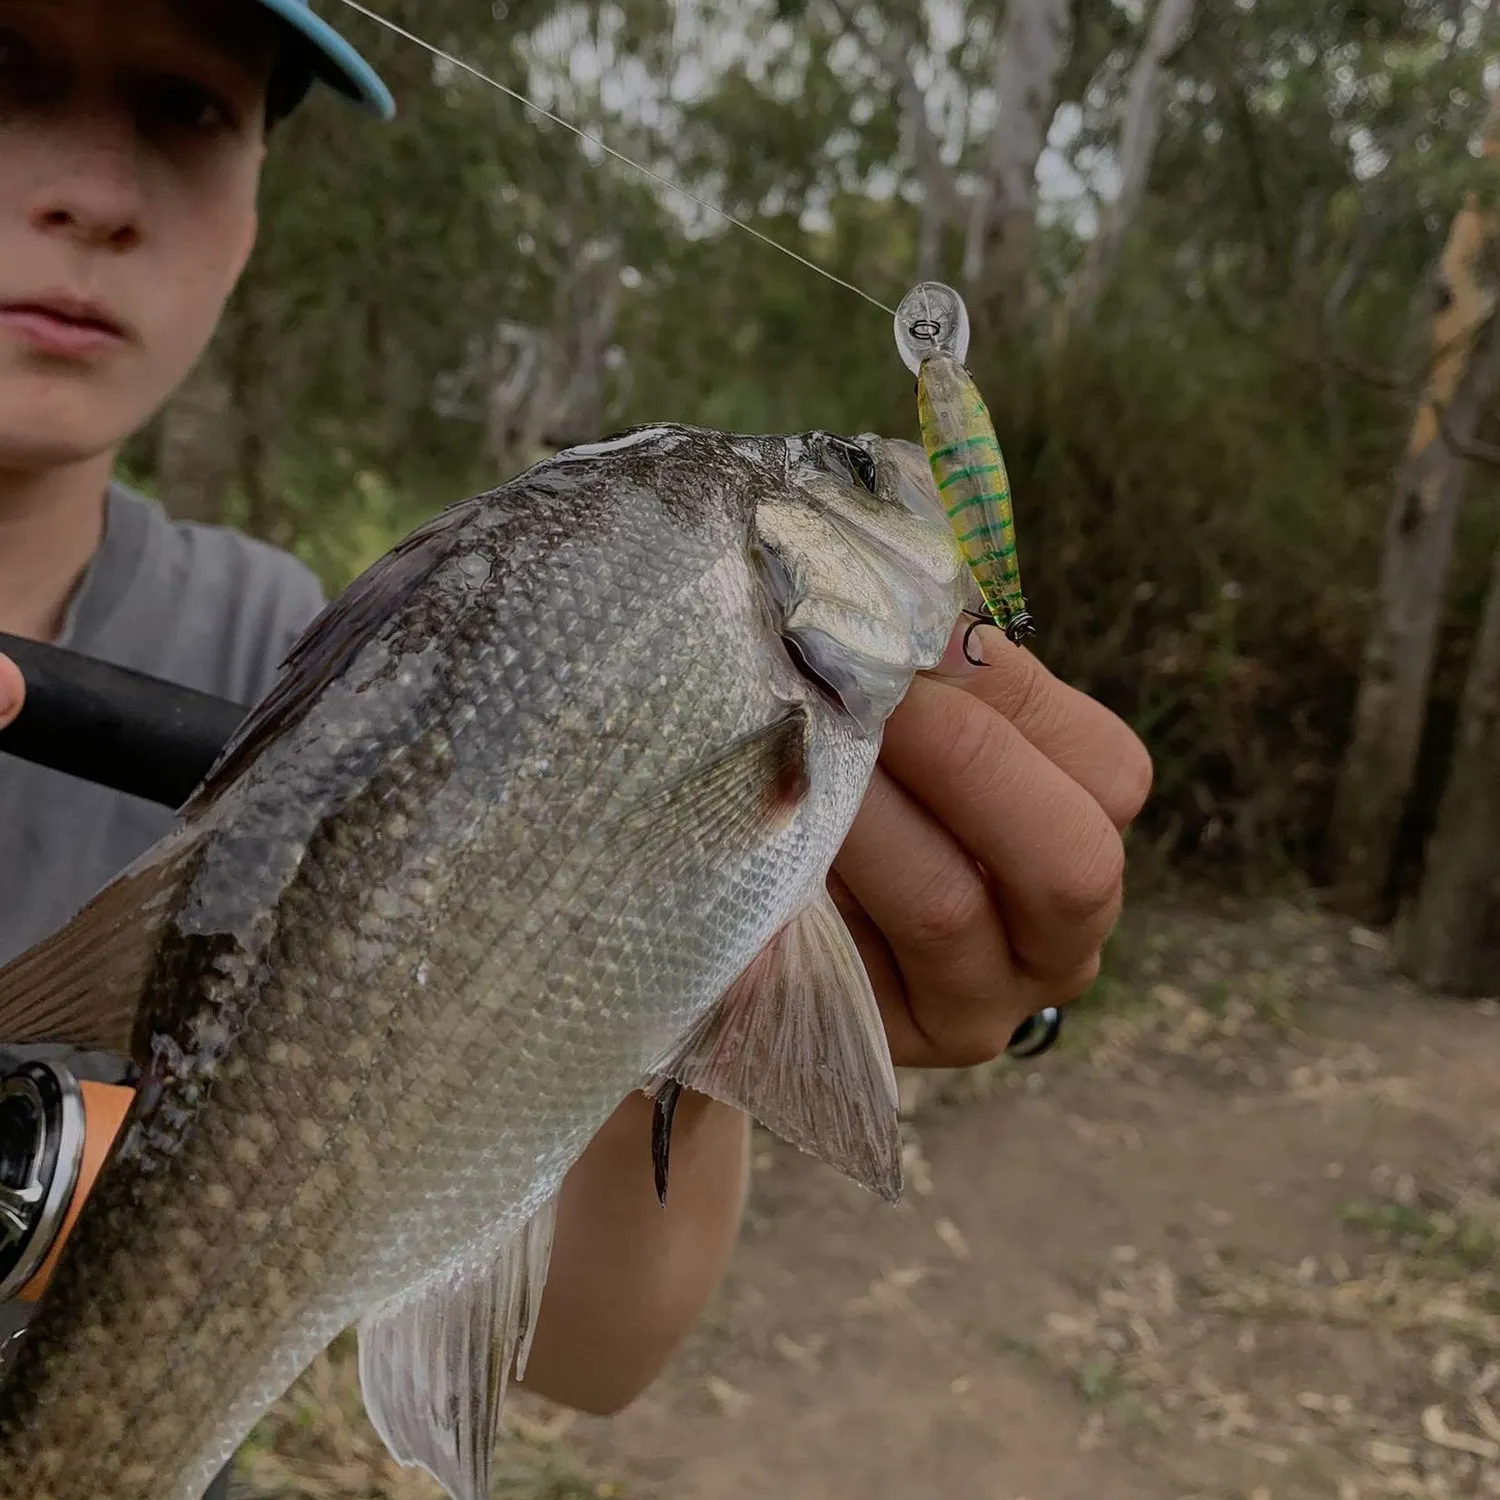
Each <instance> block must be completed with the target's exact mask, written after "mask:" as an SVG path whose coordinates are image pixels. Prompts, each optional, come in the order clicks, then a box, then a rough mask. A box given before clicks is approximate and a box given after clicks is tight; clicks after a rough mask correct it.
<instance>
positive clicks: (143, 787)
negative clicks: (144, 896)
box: [0, 631, 249, 808]
mask: <svg viewBox="0 0 1500 1500" xmlns="http://www.w3.org/2000/svg"><path fill="white" fill-rule="evenodd" d="M0 654H4V655H6V656H8V657H10V658H11V660H12V661H14V662H15V664H16V665H17V666H18V667H19V668H20V669H21V675H22V676H23V677H24V678H25V679H26V703H25V706H24V707H23V708H22V709H21V712H20V714H19V715H18V716H17V717H16V719H15V721H14V723H12V724H11V725H10V727H9V728H8V729H4V730H0V752H4V753H5V754H7V755H14V756H16V757H18V758H19V759H21V760H27V761H31V762H32V763H33V764H34V765H39V766H47V767H49V768H50V769H52V770H54V771H62V772H65V773H66V774H67V775H69V776H77V777H80V778H82V779H83V780H84V781H92V782H95V783H96V784H97V785H99V786H106V787H110V788H111V789H112V790H114V791H117V792H128V793H130V794H131V795H132V796H135V797H144V798H145V799H146V800H147V801H149V802H159V803H161V804H163V805H164V806H166V807H174V808H175V807H180V806H181V805H182V804H183V803H184V802H186V801H187V799H188V797H189V795H190V794H191V793H192V791H193V788H194V787H196V786H197V785H198V783H199V782H200V781H202V779H203V777H204V776H205V775H206V774H207V772H208V768H209V767H210V766H211V765H212V764H213V763H214V761H215V760H217V759H218V756H219V752H220V751H221V750H222V749H223V748H224V745H225V743H226V741H227V740H228V739H229V737H230V735H232V734H233V733H234V731H235V730H236V729H237V728H238V727H239V725H240V722H241V720H243V719H244V717H245V715H246V714H247V713H248V712H249V709H248V708H247V707H246V706H245V705H243V704H239V703H231V702H229V701H228V700H227V699H224V698H216V697H214V696H212V695H211V694H209V693H200V692H197V691H196V690H194V689H193V688H185V687H179V686H178V685H177V684H176V683H172V682H164V681H162V679H161V678H159V677H150V676H147V675H146V673H144V672H136V671H132V670H131V669H130V668H128V667H117V666H115V665H113V664H112V663H110V662H104V661H99V660H97V659H96V658H94V657H91V656H84V655H82V654H81V653H80V652H77V651H69V650H66V649H64V648H63V647H61V646H48V645H43V644H42V643H41V642H38V641H28V640H23V639H22V638H21V637H20V636H14V635H7V634H5V633H4V632H3V631H0Z"/></svg>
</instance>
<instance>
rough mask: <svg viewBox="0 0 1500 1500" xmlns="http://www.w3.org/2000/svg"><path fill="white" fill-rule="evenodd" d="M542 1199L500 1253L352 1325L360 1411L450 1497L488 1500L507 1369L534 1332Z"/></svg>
mask: <svg viewBox="0 0 1500 1500" xmlns="http://www.w3.org/2000/svg"><path fill="white" fill-rule="evenodd" d="M556 1215H557V1202H556V1199H555V1198H554V1199H549V1200H548V1201H547V1202H546V1203H545V1204H543V1206H542V1207H541V1208H540V1209H538V1210H537V1212H536V1213H535V1214H534V1215H533V1216H532V1217H531V1219H530V1220H528V1221H527V1223H526V1225H525V1226H524V1227H523V1228H522V1229H521V1230H520V1231H519V1232H518V1233H517V1234H516V1236H515V1237H514V1238H513V1239H512V1240H511V1241H510V1243H509V1244H508V1245H507V1246H506V1247H505V1249H504V1250H503V1251H502V1252H501V1253H500V1255H499V1257H498V1258H497V1259H495V1260H493V1261H491V1262H489V1263H487V1264H483V1265H470V1266H463V1267H460V1268H458V1269H455V1270H452V1271H449V1272H446V1273H445V1274H443V1275H442V1276H440V1277H438V1278H437V1279H436V1280H434V1281H429V1282H426V1283H424V1284H423V1285H421V1286H420V1287H418V1288H416V1289H414V1290H413V1291H412V1292H411V1293H410V1294H409V1295H408V1296H406V1297H403V1298H399V1299H397V1300H396V1301H394V1302H390V1303H387V1304H386V1306H384V1307H382V1308H380V1309H379V1310H378V1311H376V1312H373V1313H370V1314H368V1315H367V1316H366V1317H364V1318H363V1319H361V1320H360V1324H359V1383H360V1389H361V1390H362V1392H363V1393H364V1399H365V1410H366V1411H367V1412H368V1414H369V1417H370V1421H371V1422H372V1423H373V1424H374V1427H375V1430H376V1431H377V1432H378V1433H379V1434H380V1437H381V1440H382V1441H383V1442H384V1443H385V1445H386V1447H387V1448H388V1449H390V1452H391V1456H392V1457H393V1458H395V1459H396V1460H397V1462H398V1463H401V1464H404V1465H406V1466H408V1467H418V1468H422V1469H425V1470H426V1471H427V1473H429V1474H430V1475H431V1476H432V1477H433V1478H434V1479H435V1480H437V1482H438V1483H439V1484H440V1485H442V1487H443V1488H444V1489H445V1490H446V1491H447V1492H448V1494H449V1496H451V1497H452V1500H486V1497H487V1496H488V1495H489V1492H490V1467H491V1461H492V1459H493V1456H494V1449H495V1440H496V1438H497V1436H498V1435H499V1431H500V1422H501V1418H502V1415H503V1413H504V1409H505V1393H506V1390H507V1388H508V1386H509V1384H510V1375H511V1370H512V1368H514V1370H515V1374H516V1378H517V1379H518V1380H519V1379H520V1378H521V1377H522V1376H523V1375H524V1374H525V1373H526V1360H527V1357H528V1355H529V1354H530V1352H531V1340H532V1337H533V1335H534V1334H535V1332H536V1318H537V1310H538V1308H539V1307H540V1305H541V1300H542V1288H543V1286H544V1285H545V1284H546V1280H547V1263H548V1261H549V1259H550V1257H551V1254H552V1231H553V1226H554V1223H555V1221H556Z"/></svg>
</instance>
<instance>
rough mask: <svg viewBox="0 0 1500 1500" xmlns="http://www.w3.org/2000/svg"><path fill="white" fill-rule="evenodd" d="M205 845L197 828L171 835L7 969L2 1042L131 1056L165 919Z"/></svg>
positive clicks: (1, 983)
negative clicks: (62, 1045)
mask: <svg viewBox="0 0 1500 1500" xmlns="http://www.w3.org/2000/svg"><path fill="white" fill-rule="evenodd" d="M200 846H201V836H200V833H199V831H198V830H196V829H192V828H179V829H177V830H175V831H174V832H172V833H170V834H168V835H167V837H166V838H164V839H163V840H161V842H160V843H158V844H155V845H153V847H152V848H150V849H148V850H147V851H146V853H145V854H143V855H142V856H141V857H140V858H139V859H138V860H136V862H135V863H134V864H133V865H131V866H130V867H129V868H128V869H126V870H125V871H124V872H123V873H122V874H120V875H117V876H116V877H115V878H114V879H113V880H112V881H111V882H110V883H109V884H108V885H107V886H105V887H104V889H103V890H102V891H100V892H99V894H98V895H96V896H95V897H94V899H93V900H92V901H90V902H89V904H88V905H87V906H85V907H84V908H83V910H82V911H80V912H79V913H78V915H77V916H75V917H74V918H73V920H72V921H71V922H69V923H68V924H67V926H65V927H63V928H61V929H60V930H59V931H57V932H56V933H54V934H53V935H52V936H51V937H49V938H47V939H45V940H44V941H42V942H41V943H38V944H37V946H36V947H34V948H32V949H30V950H28V951H27V952H25V953H23V954H21V956H20V957H19V958H16V959H14V960H12V961H11V963H9V964H8V965H6V967H5V968H4V969H0V1043H4V1044H7V1045H14V1046H25V1045H28V1044H33V1043H43V1042H61V1043H66V1044H68V1045H70V1046H74V1047H80V1048H83V1049H85V1050H97V1051H102V1052H114V1053H118V1054H120V1055H121V1056H129V1055H130V1051H131V1033H132V1032H133V1031H134V1029H135V1018H136V1012H137V1010H138V1009H139V1008H140V1001H141V996H142V993H143V991H144V990H145V987H146V981H147V979H148V978H149V976H150V972H151V964H152V960H153V957H154V955H155V952H156V946H157V939H158V937H159V935H160V933H161V928H162V924H163V923H164V922H165V921H166V920H167V918H168V917H169V916H170V915H171V912H172V908H173V904H174V897H175V896H176V894H177V892H178V890H179V888H180V886H181V885H182V883H183V881H184V880H185V879H187V877H188V875H189V874H190V872H191V870H192V868H193V867H194V865H195V856H196V855H197V853H198V850H199V848H200Z"/></svg>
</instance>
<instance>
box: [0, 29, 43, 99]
mask: <svg viewBox="0 0 1500 1500" xmlns="http://www.w3.org/2000/svg"><path fill="white" fill-rule="evenodd" d="M41 74H42V64H41V58H40V57H39V56H38V55H37V50H36V48H35V47H33V46H32V45H31V43H30V42H28V41H27V40H26V38H25V37H24V36H22V35H21V34H20V32H18V31H12V30H11V29H10V28H9V27H8V26H0V90H3V91H4V95H5V97H7V98H10V97H14V96H16V95H18V94H22V93H27V92H31V91H33V90H35V89H36V88H37V87H38V86H39V84H40V80H41Z"/></svg>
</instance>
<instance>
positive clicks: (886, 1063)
mask: <svg viewBox="0 0 1500 1500" xmlns="http://www.w3.org/2000/svg"><path fill="white" fill-rule="evenodd" d="M674 1081H675V1082H677V1083H680V1084H682V1085H683V1086H684V1087H686V1088H690V1089H696V1090H697V1091H698V1092H699V1093H703V1094H708V1095H709V1096H710V1097H712V1098H714V1099H718V1100H720V1101H721V1102H723V1103H725V1104H730V1105H733V1106H734V1107H735V1108H736V1109H742V1110H744V1111H745V1112H746V1113H747V1114H749V1115H753V1116H754V1117H755V1118H756V1119H757V1120H759V1121H760V1123H761V1124H762V1125H764V1126H765V1127H766V1128H767V1129H768V1130H770V1131H773V1132H774V1133H775V1134H776V1135H779V1136H780V1137H781V1138H782V1139H783V1140H785V1141H789V1142H790V1143H791V1144H792V1145H794V1146H797V1147H799V1148H801V1149H802V1150H803V1151H806V1152H807V1153H808V1154H809V1155H810V1156H815V1157H817V1158H818V1160H819V1161H822V1162H826V1163H827V1164H828V1165H829V1166H830V1167H833V1168H835V1169H836V1170H837V1171H839V1172H842V1173H843V1174H844V1175H845V1176H846V1177H850V1178H852V1179H853V1180H854V1181H855V1182H858V1183H860V1184H861V1185H862V1186H864V1187H867V1188H869V1189H870V1190H871V1191H872V1192H874V1193H878V1194H879V1195H880V1196H881V1197H882V1198H884V1199H885V1200H886V1201H887V1202H890V1203H894V1202H895V1201H896V1200H897V1199H898V1198H899V1197H900V1196H901V1138H900V1133H899V1128H898V1125H897V1118H896V1113H897V1094H896V1073H895V1069H894V1068H893V1067H892V1066H891V1053H890V1048H889V1046H888V1044H887V1042H886V1039H885V1028H884V1026H883V1025H882V1023H881V1019H880V1008H879V1006H878V1005H877V1003H876V1000H875V994H874V991H873V990H872V989H871V988H870V980H869V976H868V975H867V974H866V973H865V966H864V963H863V961H862V960H861V959H860V956H859V951H858V949H856V948H855V946H854V939H853V938H851V937H850V936H849V929H848V928H847V927H845V926H844V919H843V918H842V917H841V916H840V915H839V913H838V908H837V907H836V906H834V904H833V901H832V899H831V898H830V897H829V896H828V894H827V893H826V892H824V893H822V894H821V895H820V896H819V897H818V898H817V900H815V901H814V902H813V903H812V905H810V906H808V907H807V908H806V909H805V910H804V911H803V912H802V914H801V915H800V916H799V917H798V918H797V919H796V920H795V921H793V922H792V923H790V924H789V925H788V926H787V927H785V928H783V929H782V931H781V932H780V934H779V935H778V936H777V937H776V938H775V939H774V940H773V941H772V942H771V943H770V944H769V945H768V946H767V947H766V949H765V950H764V951H763V952H762V953H761V954H760V956H759V957H758V958H756V959H755V961H754V962H753V963H752V964H751V965H750V966H749V968H747V969H746V970H745V972H744V973H743V974H742V975H741V976H740V977H739V979H737V980H736V981H735V983H734V984H733V985H732V986H731V987H730V989H729V990H728V992H727V993H726V994H725V996H724V998H723V1000H722V1001H721V1002H720V1003H719V1005H718V1006H717V1007H716V1008H715V1010H714V1011H713V1012H712V1013H711V1014H710V1016H709V1017H708V1019H707V1020H706V1021H705V1022H704V1023H703V1025H701V1026H700V1027H699V1028H698V1029H697V1031H696V1032H695V1033H694V1034H693V1035H692V1036H691V1037H690V1038H689V1039H688V1041H687V1043H686V1044H685V1045H684V1047H683V1048H682V1050H681V1051H680V1052H679V1053H678V1054H677V1056H676V1057H675V1058H673V1060H672V1061H671V1062H670V1063H669V1064H668V1065H667V1066H666V1067H665V1068H663V1069H662V1072H661V1075H660V1077H659V1078H658V1080H657V1081H656V1083H655V1084H654V1086H653V1088H652V1089H650V1090H648V1092H653V1093H656V1094H658V1095H659V1094H660V1093H661V1091H662V1089H663V1088H664V1087H665V1086H667V1085H669V1084H670V1083H672V1082H674Z"/></svg>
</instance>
